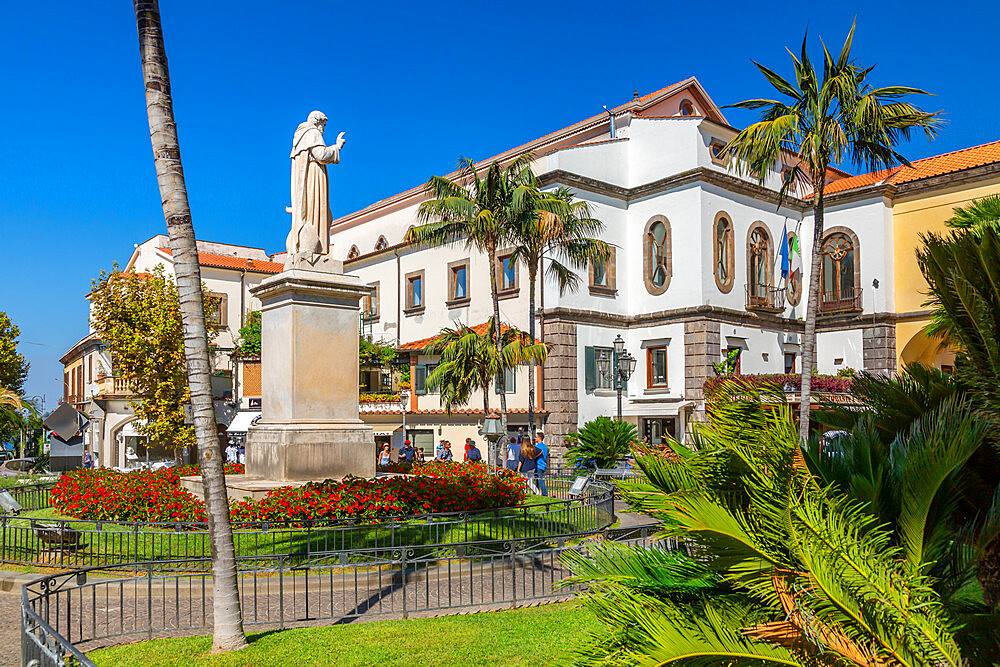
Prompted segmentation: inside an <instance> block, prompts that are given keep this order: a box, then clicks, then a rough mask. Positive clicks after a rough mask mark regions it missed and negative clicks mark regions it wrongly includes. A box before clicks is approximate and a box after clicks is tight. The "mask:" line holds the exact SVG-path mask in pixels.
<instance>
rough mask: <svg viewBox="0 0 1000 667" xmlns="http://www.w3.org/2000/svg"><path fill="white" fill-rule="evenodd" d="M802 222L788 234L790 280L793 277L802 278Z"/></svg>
mask: <svg viewBox="0 0 1000 667" xmlns="http://www.w3.org/2000/svg"><path fill="white" fill-rule="evenodd" d="M801 227H802V223H799V224H798V225H796V226H795V231H794V232H792V233H791V234H790V235H789V236H788V255H789V256H788V280H791V279H792V278H793V277H794V278H798V279H799V280H802V245H801V243H800V242H799V229H801Z"/></svg>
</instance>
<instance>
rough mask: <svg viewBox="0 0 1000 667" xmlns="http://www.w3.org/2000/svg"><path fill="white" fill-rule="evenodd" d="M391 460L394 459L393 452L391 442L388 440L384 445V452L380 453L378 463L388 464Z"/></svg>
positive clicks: (381, 464)
mask: <svg viewBox="0 0 1000 667" xmlns="http://www.w3.org/2000/svg"><path fill="white" fill-rule="evenodd" d="M391 461H392V453H391V450H390V449H389V443H388V442H387V443H385V444H384V445H382V453H381V454H379V457H378V464H379V465H380V466H387V465H389V463H390V462H391Z"/></svg>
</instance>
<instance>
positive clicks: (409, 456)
mask: <svg viewBox="0 0 1000 667" xmlns="http://www.w3.org/2000/svg"><path fill="white" fill-rule="evenodd" d="M416 454H417V453H416V452H415V451H414V450H413V444H412V443H411V442H410V441H409V439H407V440H404V441H403V446H402V447H400V448H399V460H400V461H409V462H410V463H413V457H414V456H416Z"/></svg>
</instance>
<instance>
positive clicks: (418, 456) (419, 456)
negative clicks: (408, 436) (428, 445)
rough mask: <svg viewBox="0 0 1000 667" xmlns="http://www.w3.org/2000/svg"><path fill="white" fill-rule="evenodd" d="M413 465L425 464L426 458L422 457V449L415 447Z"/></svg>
mask: <svg viewBox="0 0 1000 667" xmlns="http://www.w3.org/2000/svg"><path fill="white" fill-rule="evenodd" d="M413 462H414V463H427V457H426V456H424V448H423V447H417V454H416V456H415V457H414V458H413Z"/></svg>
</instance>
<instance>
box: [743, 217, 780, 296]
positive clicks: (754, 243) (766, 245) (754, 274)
mask: <svg viewBox="0 0 1000 667" xmlns="http://www.w3.org/2000/svg"><path fill="white" fill-rule="evenodd" d="M773 283H774V241H773V240H772V239H771V230H769V229H768V228H767V225H765V224H764V223H763V222H761V221H760V220H757V221H756V222H754V223H753V224H752V225H750V229H748V230H747V285H750V289H751V291H752V290H753V289H754V288H767V287H773Z"/></svg>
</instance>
